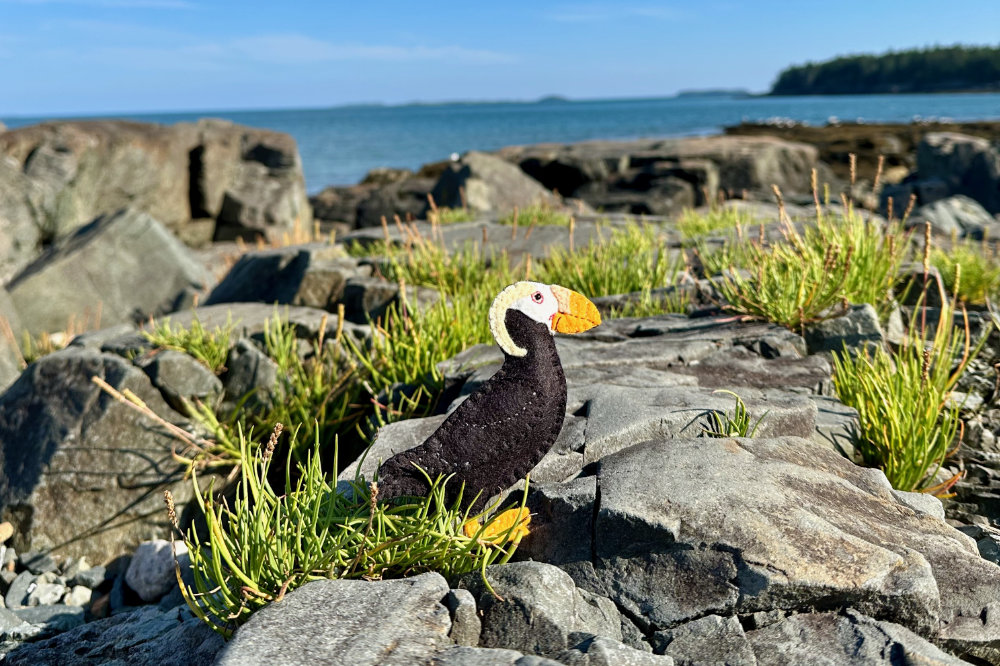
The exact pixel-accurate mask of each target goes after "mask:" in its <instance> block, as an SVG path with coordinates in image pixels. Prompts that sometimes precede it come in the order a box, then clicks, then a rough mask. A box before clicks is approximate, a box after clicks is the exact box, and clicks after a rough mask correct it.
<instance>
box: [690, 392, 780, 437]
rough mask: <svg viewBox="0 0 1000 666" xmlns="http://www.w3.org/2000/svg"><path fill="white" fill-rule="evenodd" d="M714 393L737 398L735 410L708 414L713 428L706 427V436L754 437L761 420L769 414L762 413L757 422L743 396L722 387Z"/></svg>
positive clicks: (704, 430) (704, 431)
mask: <svg viewBox="0 0 1000 666" xmlns="http://www.w3.org/2000/svg"><path fill="white" fill-rule="evenodd" d="M713 393H728V394H729V395H731V396H733V398H734V399H735V400H736V404H735V405H734V406H733V411H732V412H728V413H725V414H723V413H720V412H712V413H711V414H709V415H708V418H709V421H710V422H711V428H705V429H703V430H702V432H703V433H704V434H705V436H706V437H754V436H756V435H757V429H758V428H760V422H761V421H763V420H764V417H765V416H767V412H764V413H763V414H761V415H760V418H758V419H757V421H756V422H754V420H753V419H752V418H751V417H750V411H749V410H748V409H747V405H746V403H745V402H743V398H741V397H740V396H738V395H737V394H736V393H733V392H732V391H726V390H723V389H720V390H718V391H713Z"/></svg>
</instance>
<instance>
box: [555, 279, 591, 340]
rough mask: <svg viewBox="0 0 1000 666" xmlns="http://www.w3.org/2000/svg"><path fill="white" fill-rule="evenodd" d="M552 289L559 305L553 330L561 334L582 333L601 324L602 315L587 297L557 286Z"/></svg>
mask: <svg viewBox="0 0 1000 666" xmlns="http://www.w3.org/2000/svg"><path fill="white" fill-rule="evenodd" d="M550 288H551V289H552V293H553V294H555V296H556V301H557V302H558V303H559V312H557V313H556V314H554V315H553V316H552V328H553V330H555V331H558V332H559V333H582V332H583V331H586V330H589V329H591V328H594V327H595V326H597V325H598V324H600V323H601V313H600V312H598V311H597V306H596V305H594V304H593V303H591V302H590V300H589V299H588V298H587V297H586V296H584V295H583V294H580V293H577V292H575V291H573V290H572V289H567V288H566V287H560V286H559V285H555V284H554V285H551V286H550Z"/></svg>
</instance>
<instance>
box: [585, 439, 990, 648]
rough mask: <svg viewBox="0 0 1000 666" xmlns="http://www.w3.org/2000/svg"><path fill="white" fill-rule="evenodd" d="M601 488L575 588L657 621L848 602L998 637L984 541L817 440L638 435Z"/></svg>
mask: <svg viewBox="0 0 1000 666" xmlns="http://www.w3.org/2000/svg"><path fill="white" fill-rule="evenodd" d="M597 497H598V498H599V508H598V509H597V517H596V522H595V525H594V528H593V534H594V550H593V552H594V559H593V571H592V572H590V573H589V574H588V575H582V574H576V577H577V584H579V585H581V586H583V587H587V588H590V589H593V590H594V591H597V592H599V593H601V594H604V595H605V596H608V597H610V598H611V599H613V600H614V601H615V602H616V604H617V605H618V606H619V607H620V608H622V610H623V612H627V613H629V614H630V616H631V617H635V618H641V619H642V621H643V622H644V623H645V625H646V628H647V629H669V628H671V627H673V626H675V625H677V624H680V623H683V622H685V621H689V620H691V619H694V618H697V617H703V616H706V615H709V614H717V615H723V616H725V615H731V614H733V613H734V612H739V613H752V612H756V611H765V610H772V609H796V608H801V607H804V606H809V607H823V606H824V605H828V604H838V605H839V604H845V605H851V606H853V607H855V608H859V609H864V612H866V613H867V614H868V615H871V616H872V617H874V618H876V619H879V620H889V621H895V622H898V623H900V624H903V625H904V626H906V627H908V628H910V629H911V630H913V631H916V632H917V633H920V634H923V635H927V636H933V637H935V638H936V640H940V641H943V642H945V643H946V644H947V645H949V646H950V647H949V649H952V650H972V649H985V648H987V647H989V646H991V645H993V644H994V642H995V641H998V640H1000V619H998V620H997V621H994V620H993V619H992V615H993V614H992V612H990V609H991V608H993V607H994V606H993V605H994V604H995V603H996V602H995V597H991V595H992V594H995V593H997V592H1000V569H998V568H997V567H996V566H995V565H993V564H992V563H989V562H986V561H985V560H983V559H981V558H980V557H979V554H978V551H977V550H976V547H975V544H974V542H972V540H971V539H969V538H968V537H966V536H965V535H963V534H961V533H960V532H958V531H957V530H955V529H953V528H951V527H949V526H948V525H947V524H945V523H944V522H943V521H941V520H940V519H939V518H935V517H934V516H931V515H929V514H927V513H924V512H915V511H913V510H912V509H910V508H909V507H907V506H905V505H904V504H902V503H900V502H899V500H898V499H897V498H896V496H895V495H894V494H893V491H892V489H891V487H890V486H889V484H888V483H887V482H886V480H885V477H884V476H883V475H882V474H881V472H878V471H875V470H868V469H863V468H858V467H855V466H854V465H852V464H851V463H849V462H848V461H847V460H845V459H844V458H842V457H840V456H838V455H836V454H835V453H833V452H830V451H828V450H825V449H823V448H822V447H820V446H818V445H816V444H813V443H811V442H808V441H806V440H801V439H797V438H778V439H770V440H769V439H698V440H680V439H674V440H664V441H660V442H649V443H645V444H641V445H638V446H634V447H632V448H630V449H627V450H624V451H621V452H619V453H617V454H614V455H612V456H609V457H606V458H604V459H603V460H602V461H601V463H600V472H599V475H598V492H597ZM567 538H569V537H568V534H567ZM584 571H585V569H584ZM984 618H985V619H984Z"/></svg>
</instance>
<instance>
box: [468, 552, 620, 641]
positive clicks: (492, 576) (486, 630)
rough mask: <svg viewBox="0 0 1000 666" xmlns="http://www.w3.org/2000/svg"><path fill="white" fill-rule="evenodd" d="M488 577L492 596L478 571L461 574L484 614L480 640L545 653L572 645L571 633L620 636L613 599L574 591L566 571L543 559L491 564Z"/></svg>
mask: <svg viewBox="0 0 1000 666" xmlns="http://www.w3.org/2000/svg"><path fill="white" fill-rule="evenodd" d="M486 578H487V580H488V581H489V582H490V585H492V586H493V589H494V591H495V592H496V594H497V595H499V598H497V597H496V596H494V594H492V593H491V592H490V591H489V590H488V589H487V588H486V585H485V584H484V583H483V581H482V579H481V578H480V577H479V576H478V575H477V574H469V575H467V576H465V577H464V578H463V579H462V585H463V586H466V587H468V588H469V589H470V590H471V591H472V593H473V595H474V596H475V597H476V601H477V606H478V608H479V609H480V612H481V613H482V633H481V635H480V643H479V644H480V645H481V646H483V647H494V648H509V649H515V650H519V651H521V652H524V653H526V654H534V655H539V656H543V657H554V655H556V654H558V653H559V652H562V651H563V650H566V649H568V648H569V647H571V645H570V640H569V636H570V634H572V633H574V632H579V631H583V632H587V633H588V634H595V635H601V636H604V637H607V638H611V639H613V640H621V618H620V617H619V615H618V612H617V609H615V607H614V604H613V603H611V602H610V601H609V600H608V599H603V598H601V597H599V596H596V595H593V594H587V593H585V592H583V591H580V590H577V589H576V587H575V586H574V585H573V579H572V578H570V576H569V575H568V574H566V572H564V571H562V570H561V569H559V568H558V567H555V566H552V565H551V564H545V563H542V562H516V563H511V564H507V565H503V566H492V567H488V568H487V570H486Z"/></svg>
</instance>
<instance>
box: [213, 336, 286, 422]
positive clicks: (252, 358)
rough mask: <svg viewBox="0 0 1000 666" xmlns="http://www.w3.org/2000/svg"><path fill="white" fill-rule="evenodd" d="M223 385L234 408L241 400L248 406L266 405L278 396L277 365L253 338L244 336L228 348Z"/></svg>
mask: <svg viewBox="0 0 1000 666" xmlns="http://www.w3.org/2000/svg"><path fill="white" fill-rule="evenodd" d="M222 385H223V389H224V392H225V399H226V401H227V403H228V404H229V405H231V406H232V407H235V406H236V405H238V404H240V401H242V400H246V402H245V403H243V404H244V405H245V408H246V409H255V408H258V407H267V406H269V405H271V404H273V403H274V400H275V399H276V397H277V385H278V365H277V364H276V363H275V362H274V361H273V360H271V358H270V357H269V356H268V355H267V354H265V353H264V352H263V351H261V350H260V349H259V348H258V347H257V345H255V344H254V343H253V342H252V341H251V340H249V339H247V338H241V339H239V340H237V341H236V344H235V345H233V348H232V349H230V350H229V356H228V357H227V358H226V370H225V372H224V373H223V375H222Z"/></svg>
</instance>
